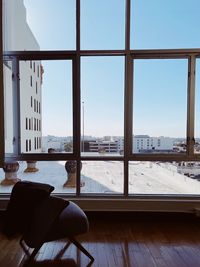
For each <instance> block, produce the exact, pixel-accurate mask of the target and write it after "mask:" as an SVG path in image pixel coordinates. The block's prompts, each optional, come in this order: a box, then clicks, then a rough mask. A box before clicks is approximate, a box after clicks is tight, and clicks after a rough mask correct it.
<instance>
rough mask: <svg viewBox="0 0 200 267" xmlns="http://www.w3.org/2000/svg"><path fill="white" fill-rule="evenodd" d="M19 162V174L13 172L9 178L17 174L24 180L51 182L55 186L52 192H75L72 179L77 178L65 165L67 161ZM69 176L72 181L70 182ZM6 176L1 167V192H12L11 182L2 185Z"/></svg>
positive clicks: (74, 184)
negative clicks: (71, 174)
mask: <svg viewBox="0 0 200 267" xmlns="http://www.w3.org/2000/svg"><path fill="white" fill-rule="evenodd" d="M18 163H19V169H18V171H17V174H15V173H13V174H12V176H11V175H10V177H7V179H9V178H12V177H14V176H15V175H16V176H17V177H18V178H19V179H21V180H22V181H32V182H39V183H47V184H51V185H52V186H54V187H55V189H54V191H53V192H52V193H59V194H75V192H76V183H72V179H74V180H75V179H76V178H75V174H74V173H73V175H74V176H73V177H71V176H70V172H69V170H68V168H66V167H65V164H66V162H65V161H29V162H26V161H20V162H18ZM7 176H8V175H7ZM69 176H70V178H71V183H69ZM4 177H5V173H4V171H3V169H1V168H0V179H1V181H0V193H10V192H11V190H12V187H13V185H11V183H10V184H8V185H6V186H3V185H1V182H2V181H3V179H4Z"/></svg>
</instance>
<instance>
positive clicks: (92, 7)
mask: <svg viewBox="0 0 200 267" xmlns="http://www.w3.org/2000/svg"><path fill="white" fill-rule="evenodd" d="M124 47H125V0H109V1H107V0H101V1H94V0H83V1H81V49H86V50H88V49H102V50H103V49H106V50H108V49H111V50H114V49H124Z"/></svg>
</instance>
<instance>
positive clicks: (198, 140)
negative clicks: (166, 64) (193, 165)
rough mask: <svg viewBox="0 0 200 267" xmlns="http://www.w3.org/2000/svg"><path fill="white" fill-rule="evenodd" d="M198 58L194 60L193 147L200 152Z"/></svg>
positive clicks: (199, 70) (199, 61)
mask: <svg viewBox="0 0 200 267" xmlns="http://www.w3.org/2000/svg"><path fill="white" fill-rule="evenodd" d="M199 117H200V59H197V60H196V91H195V127H194V129H195V131H194V137H195V147H194V152H195V153H197V154H199V153H200V122H199Z"/></svg>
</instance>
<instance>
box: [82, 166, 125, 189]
mask: <svg viewBox="0 0 200 267" xmlns="http://www.w3.org/2000/svg"><path fill="white" fill-rule="evenodd" d="M123 179H124V168H123V162H120V161H107V162H105V161H82V171H81V182H82V185H84V186H82V187H81V193H83V194H87V193H99V194H122V193H123V187H124V182H123Z"/></svg>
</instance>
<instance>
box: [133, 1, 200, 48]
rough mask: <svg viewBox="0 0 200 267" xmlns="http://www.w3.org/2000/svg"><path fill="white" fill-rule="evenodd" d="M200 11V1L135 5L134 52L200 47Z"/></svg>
mask: <svg viewBox="0 0 200 267" xmlns="http://www.w3.org/2000/svg"><path fill="white" fill-rule="evenodd" d="M199 10H200V1H198V0H190V1H180V0H173V1H163V0H151V1H149V0H134V1H132V8H131V47H132V49H170V48H172V49H173V48H174V49H175V48H198V47H200V35H199V34H198V29H199V27H200V20H199Z"/></svg>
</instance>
